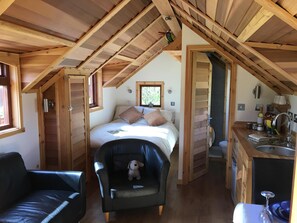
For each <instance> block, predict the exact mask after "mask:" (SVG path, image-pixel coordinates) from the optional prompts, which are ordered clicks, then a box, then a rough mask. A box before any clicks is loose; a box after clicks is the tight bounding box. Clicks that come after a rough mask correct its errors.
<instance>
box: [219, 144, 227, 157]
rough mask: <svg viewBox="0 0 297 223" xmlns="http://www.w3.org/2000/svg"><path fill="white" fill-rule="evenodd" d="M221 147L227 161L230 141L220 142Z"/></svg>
mask: <svg viewBox="0 0 297 223" xmlns="http://www.w3.org/2000/svg"><path fill="white" fill-rule="evenodd" d="M219 146H220V147H221V148H222V153H223V156H224V157H225V159H226V158H227V155H226V154H227V147H228V141H227V140H224V141H221V142H219Z"/></svg>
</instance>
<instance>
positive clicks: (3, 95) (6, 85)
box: [0, 63, 12, 130]
mask: <svg viewBox="0 0 297 223" xmlns="http://www.w3.org/2000/svg"><path fill="white" fill-rule="evenodd" d="M11 127H12V109H11V89H10V75H9V66H8V65H6V64H3V63H0V130H4V129H8V128H11Z"/></svg>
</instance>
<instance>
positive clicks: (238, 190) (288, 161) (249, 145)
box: [231, 122, 295, 204]
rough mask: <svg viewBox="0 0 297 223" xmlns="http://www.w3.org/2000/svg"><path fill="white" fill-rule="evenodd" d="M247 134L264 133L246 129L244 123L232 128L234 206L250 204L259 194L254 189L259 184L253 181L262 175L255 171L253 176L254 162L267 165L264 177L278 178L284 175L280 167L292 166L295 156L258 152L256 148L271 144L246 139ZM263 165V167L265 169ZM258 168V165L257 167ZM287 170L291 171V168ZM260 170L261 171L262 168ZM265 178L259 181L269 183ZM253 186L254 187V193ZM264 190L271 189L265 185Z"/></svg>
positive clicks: (232, 188) (238, 123)
mask: <svg viewBox="0 0 297 223" xmlns="http://www.w3.org/2000/svg"><path fill="white" fill-rule="evenodd" d="M249 134H264V132H258V131H254V130H251V129H247V128H246V123H244V122H237V123H235V125H234V126H233V128H232V135H233V137H232V141H231V148H232V160H233V161H232V168H231V169H232V171H231V172H232V177H231V185H232V186H231V194H232V198H233V201H234V202H235V204H237V203H238V202H244V203H252V202H253V201H254V200H255V199H256V198H257V195H258V194H260V193H259V192H258V191H255V188H256V189H257V188H258V185H259V184H257V185H256V181H254V180H255V179H256V178H255V177H256V176H258V174H262V171H260V172H259V171H257V175H254V174H255V173H254V171H256V169H255V166H254V164H255V162H256V163H261V164H263V163H265V165H266V164H267V165H268V166H269V170H267V173H268V174H266V175H267V176H265V177H268V175H270V174H276V176H277V174H278V173H279V174H280V176H282V175H285V174H283V173H282V172H280V171H279V170H280V169H282V165H293V163H294V157H295V156H281V155H274V154H268V153H264V152H260V151H258V150H257V149H256V146H258V145H265V144H268V145H269V144H271V143H270V142H269V143H264V142H254V141H252V140H250V139H248V135H249ZM263 158H264V159H263ZM233 162H234V165H233ZM263 165H264V164H263ZM265 165H264V166H263V167H266V166H265ZM270 165H271V166H270ZM258 166H259V165H257V167H258ZM260 166H261V165H260ZM278 167H281V168H278ZM288 168H289V169H293V168H291V167H288ZM233 169H234V170H233ZM261 170H263V168H262V169H261ZM287 173H289V172H288V171H286V174H287ZM278 176H279V175H278ZM265 177H262V175H261V176H260V179H265V181H266V179H267V182H270V181H269V180H268V178H265ZM258 178H259V177H257V179H258ZM272 182H275V180H274V179H272ZM274 184H275V183H274ZM289 184H290V183H289ZM289 184H288V185H289ZM253 185H255V188H254V192H253ZM266 188H272V187H270V185H267V186H265V187H264V188H261V189H262V190H267V189H266ZM273 190H274V191H275V192H276V193H277V194H279V195H280V192H279V191H278V190H277V189H275V188H274V189H273Z"/></svg>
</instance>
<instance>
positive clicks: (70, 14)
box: [0, 0, 297, 94]
mask: <svg viewBox="0 0 297 223" xmlns="http://www.w3.org/2000/svg"><path fill="white" fill-rule="evenodd" d="M296 14H297V6H296V1H295V0H84V1H69V0H40V1H36V0H2V1H0V51H2V52H8V53H17V54H20V62H21V76H22V86H23V91H24V92H28V91H31V90H34V89H38V88H39V87H42V86H43V85H44V84H45V83H46V82H48V81H49V80H50V79H53V78H56V76H57V75H58V74H59V70H60V69H61V68H62V67H66V68H67V67H70V68H77V69H79V70H81V71H82V72H88V73H91V74H92V73H94V72H96V71H97V70H99V69H102V71H103V82H104V86H106V87H110V86H116V87H118V86H120V85H121V84H122V83H123V82H124V81H126V80H127V79H128V78H130V77H131V76H132V75H134V74H135V73H136V72H137V71H138V70H140V69H141V68H142V67H143V66H144V65H145V64H147V63H149V62H150V61H151V60H152V59H153V58H154V57H155V56H156V55H158V54H159V53H160V52H161V51H162V50H163V49H165V50H166V48H165V47H166V46H167V45H168V43H167V41H166V39H165V37H164V34H160V33H165V32H166V31H168V30H171V31H172V32H173V33H174V34H175V36H176V37H177V40H179V41H178V42H179V43H180V42H181V40H180V38H179V37H180V36H179V33H180V31H181V27H180V24H181V23H184V24H186V25H187V26H189V27H190V28H191V29H193V30H195V31H196V32H197V33H198V34H199V35H201V36H202V37H204V38H205V39H206V40H208V41H209V42H211V43H212V44H216V45H217V46H218V47H220V48H222V49H223V50H224V51H226V52H228V53H229V54H230V55H232V56H233V57H234V58H235V59H236V60H237V61H239V62H240V63H241V64H242V65H243V66H244V67H245V68H246V69H247V70H248V71H249V72H250V73H252V74H253V75H254V76H255V77H257V78H258V79H259V80H261V81H263V82H264V83H265V84H267V85H268V86H269V87H271V88H272V89H274V90H275V91H276V92H278V93H288V94H294V93H296V91H297V53H296V48H297V19H296ZM177 45H178V46H179V47H180V44H177ZM169 48H170V47H169ZM171 50H172V49H171ZM172 54H173V55H174V56H175V57H176V58H180V51H179V50H177V51H175V52H174V51H172Z"/></svg>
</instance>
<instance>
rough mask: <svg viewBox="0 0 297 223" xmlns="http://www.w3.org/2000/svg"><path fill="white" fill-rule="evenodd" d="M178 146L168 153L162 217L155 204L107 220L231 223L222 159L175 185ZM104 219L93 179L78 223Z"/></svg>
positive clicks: (89, 222) (127, 222) (124, 212)
mask: <svg viewBox="0 0 297 223" xmlns="http://www.w3.org/2000/svg"><path fill="white" fill-rule="evenodd" d="M177 166H178V149H175V150H174V152H173V154H172V156H171V167H170V173H169V177H168V181H167V202H166V205H165V207H164V211H163V214H162V216H159V215H158V207H151V208H142V209H134V210H128V211H117V212H112V213H111V214H110V222H118V223H131V222H137V223H188V222H189V223H231V222H232V214H233V209H234V206H233V203H232V200H231V196H230V191H229V190H226V189H225V162H222V161H218V160H210V165H209V171H208V173H207V174H206V175H204V176H202V177H201V178H199V179H197V180H195V181H193V182H191V183H189V184H188V185H185V186H178V185H177ZM93 222H94V223H95V222H105V221H104V215H103V213H102V210H101V198H100V197H99V186H98V182H97V181H96V180H92V181H90V182H89V183H88V185H87V212H86V215H85V216H84V218H83V219H82V220H81V223H93Z"/></svg>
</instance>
